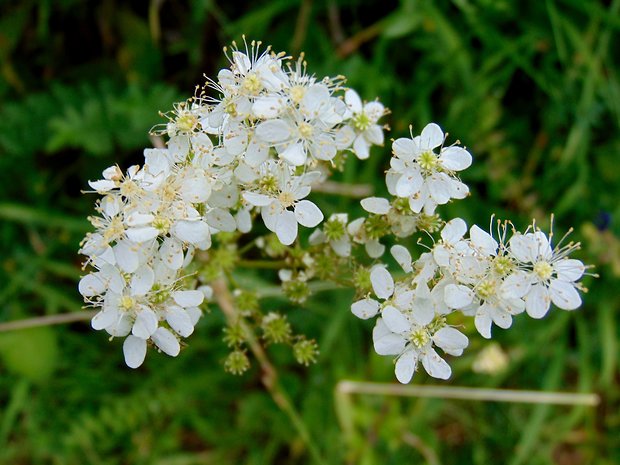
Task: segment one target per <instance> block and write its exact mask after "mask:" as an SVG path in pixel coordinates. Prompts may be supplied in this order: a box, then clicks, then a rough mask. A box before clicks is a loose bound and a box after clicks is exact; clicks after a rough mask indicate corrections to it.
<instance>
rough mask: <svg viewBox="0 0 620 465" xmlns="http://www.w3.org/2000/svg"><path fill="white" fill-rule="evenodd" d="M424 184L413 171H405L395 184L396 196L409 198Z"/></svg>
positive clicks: (420, 176) (419, 176)
mask: <svg viewBox="0 0 620 465" xmlns="http://www.w3.org/2000/svg"><path fill="white" fill-rule="evenodd" d="M423 183H424V179H423V178H422V175H421V174H420V173H419V172H418V171H415V170H407V171H405V172H404V173H403V175H402V176H401V177H400V178H399V179H398V182H397V183H396V195H397V196H398V197H409V196H410V195H412V194H414V193H416V192H418V191H419V190H420V188H421V187H422V184H423Z"/></svg>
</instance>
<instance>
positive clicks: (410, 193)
mask: <svg viewBox="0 0 620 465" xmlns="http://www.w3.org/2000/svg"><path fill="white" fill-rule="evenodd" d="M443 142H444V133H443V131H442V130H441V128H440V127H439V126H437V125H436V124H435V123H430V124H428V125H426V126H425V127H424V129H423V130H422V134H421V135H419V136H416V137H413V138H411V139H408V138H400V139H397V140H395V141H394V143H393V144H392V151H393V153H394V155H395V157H394V158H392V159H391V161H390V165H391V169H390V171H389V172H388V175H387V177H386V181H387V184H388V190H389V191H390V193H391V194H393V195H397V196H398V197H406V198H409V205H410V207H411V209H412V210H413V211H414V212H416V213H419V212H420V211H422V209H424V211H425V212H426V213H427V214H432V213H433V212H434V211H435V208H436V207H437V205H443V204H445V203H447V202H448V201H449V200H450V199H462V198H464V197H465V196H467V194H468V193H469V189H468V188H467V186H466V185H465V184H463V183H462V182H461V181H459V180H458V178H457V177H456V175H455V173H456V172H457V171H462V170H464V169H466V168H468V167H469V166H470V165H471V155H470V154H469V152H468V151H467V150H465V149H463V148H461V147H457V146H450V147H443V145H442V144H443ZM438 147H439V153H435V149H437V148H438Z"/></svg>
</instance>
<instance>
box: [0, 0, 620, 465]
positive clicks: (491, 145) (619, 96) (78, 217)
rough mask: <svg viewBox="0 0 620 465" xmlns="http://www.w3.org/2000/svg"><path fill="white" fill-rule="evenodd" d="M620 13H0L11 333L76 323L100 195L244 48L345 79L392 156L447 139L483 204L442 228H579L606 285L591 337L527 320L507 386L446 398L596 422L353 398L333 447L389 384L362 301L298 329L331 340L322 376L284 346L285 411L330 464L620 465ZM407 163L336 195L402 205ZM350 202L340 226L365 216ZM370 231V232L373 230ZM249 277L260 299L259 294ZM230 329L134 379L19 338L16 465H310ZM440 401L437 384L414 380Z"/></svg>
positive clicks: (110, 355) (2, 436)
mask: <svg viewBox="0 0 620 465" xmlns="http://www.w3.org/2000/svg"><path fill="white" fill-rule="evenodd" d="M619 9H620V1H617V0H613V1H609V2H602V1H600V2H599V1H594V0H589V1H580V0H545V1H534V0H528V1H523V2H516V1H515V2H513V1H509V0H493V1H491V0H470V1H467V0H454V1H452V2H448V1H443V2H440V1H431V0H426V1H424V0H402V1H401V2H395V1H390V2H380V3H377V2H368V1H361V0H328V1H325V2H312V1H309V0H300V1H296V2H293V1H262V2H235V3H231V4H230V5H228V4H225V2H217V3H216V2H214V1H210V0H196V1H193V2H159V1H156V0H153V1H151V2H150V6H147V5H143V4H141V3H140V2H135V4H134V5H132V4H128V3H125V2H111V1H108V0H102V1H101V2H98V3H96V4H90V3H89V4H88V5H86V4H85V3H83V2H78V1H77V0H63V1H60V2H52V1H46V0H41V1H34V0H24V1H22V2H17V3H15V2H14V3H10V2H3V3H2V4H1V6H0V102H1V103H0V122H1V123H0V173H1V174H0V243H1V244H2V245H1V247H2V248H1V249H0V283H1V284H0V322H5V321H11V320H16V319H20V318H27V317H34V316H41V315H53V314H57V313H64V312H69V311H77V310H79V309H80V306H81V300H80V296H79V295H78V293H77V289H76V282H77V279H78V277H79V275H80V258H79V257H78V256H77V252H76V251H77V249H78V243H79V240H80V239H81V236H82V235H83V233H84V231H85V230H87V229H88V223H87V222H86V219H85V218H86V215H88V214H90V213H91V211H92V204H93V202H94V200H95V199H94V197H92V196H87V195H82V194H81V193H80V191H81V190H83V189H86V188H87V183H86V181H87V180H88V179H95V178H97V176H99V173H100V172H101V171H102V170H103V169H104V168H105V167H107V166H109V165H111V164H114V163H118V164H119V165H120V166H121V167H127V166H129V165H130V164H133V163H139V162H140V158H141V151H142V148H143V147H147V146H149V145H150V141H149V139H148V135H147V132H148V130H149V129H150V128H151V127H152V126H153V125H155V124H158V123H161V122H162V119H161V118H160V117H159V116H158V113H157V112H158V111H166V110H168V109H169V108H171V105H172V103H173V102H174V101H176V100H179V99H182V98H185V97H188V96H190V95H191V94H192V93H193V89H194V85H196V84H200V83H202V81H203V77H202V76H203V73H205V74H207V75H209V76H214V75H215V74H216V72H217V70H218V69H219V67H220V66H223V65H224V64H225V61H224V59H223V55H222V53H221V47H222V46H224V45H226V44H227V43H228V42H229V41H230V40H233V39H236V40H240V38H241V35H242V34H245V35H246V36H247V37H248V38H255V39H260V40H262V41H263V42H264V43H266V44H267V43H271V44H272V45H273V46H274V48H275V49H276V50H281V49H284V50H287V51H289V52H291V53H297V52H298V51H300V50H304V51H305V52H306V58H307V61H308V64H309V69H310V70H311V71H313V72H315V73H316V74H317V75H319V76H322V75H325V74H330V75H334V74H345V75H346V76H347V77H348V82H349V83H350V85H351V86H352V87H354V88H356V89H358V90H359V92H360V94H361V95H362V96H363V97H364V98H365V99H367V100H371V99H373V98H375V97H379V98H380V99H381V101H382V102H384V103H385V104H386V105H387V106H388V107H389V108H390V109H391V111H392V113H391V114H390V115H389V116H388V118H387V120H388V123H389V125H390V126H391V128H392V132H391V137H394V138H396V137H400V136H403V135H406V134H408V126H409V124H413V126H414V132H415V131H417V130H419V129H420V128H422V127H423V125H424V124H426V123H427V122H429V121H436V122H438V123H440V124H441V125H442V127H443V128H444V129H446V130H447V131H449V132H450V139H451V140H455V139H459V140H460V141H461V142H462V143H463V144H464V145H466V146H467V147H468V148H469V149H470V151H471V152H472V154H473V155H474V166H473V167H472V168H471V169H470V170H468V171H467V172H465V173H464V175H463V179H464V181H465V182H467V183H468V184H469V185H470V186H471V188H472V196H471V197H470V198H468V199H467V200H466V201H463V202H458V203H455V204H453V205H449V206H447V207H445V208H443V209H442V210H441V211H442V213H443V215H444V217H446V218H448V217H451V216H456V215H459V216H462V217H464V218H465V219H467V220H468V221H469V222H478V223H480V224H486V222H487V221H488V217H489V215H490V214H491V213H496V214H497V215H498V216H500V217H506V216H509V217H510V218H512V219H513V220H514V221H515V224H517V225H518V226H523V225H525V224H527V222H529V220H530V219H531V218H532V217H537V218H538V219H539V222H540V224H541V225H542V226H547V225H548V222H549V216H550V214H551V213H552V212H554V213H555V214H556V224H555V228H556V229H557V231H558V233H564V232H565V231H566V230H567V229H568V228H569V226H571V225H573V226H574V227H575V233H574V234H573V236H574V238H575V239H577V240H581V241H582V242H583V249H582V251H581V252H580V253H579V258H581V259H583V260H584V261H586V262H588V263H594V264H596V266H597V268H596V272H597V273H599V274H600V275H601V277H600V278H599V279H596V280H594V279H591V278H587V279H586V285H587V286H588V287H589V288H590V292H589V293H588V294H587V295H586V296H585V305H584V307H583V308H582V309H581V310H580V311H579V312H577V313H566V312H561V311H555V312H552V313H551V314H550V315H549V316H548V317H547V318H545V319H544V320H543V321H534V320H531V319H527V318H525V317H522V318H518V319H517V320H516V321H515V324H514V327H513V328H512V329H511V331H501V330H496V331H495V336H496V337H495V339H496V340H497V341H498V342H499V344H500V345H501V347H502V348H503V349H504V350H505V351H506V352H507V354H508V355H509V357H510V364H509V366H508V368H507V370H506V371H505V372H503V373H500V374H497V375H493V376H488V375H480V374H476V373H474V372H472V370H471V364H472V362H473V359H474V358H475V356H476V354H477V353H478V352H479V350H481V349H482V348H483V347H485V345H486V343H485V342H484V341H482V340H481V339H480V338H477V337H475V336H474V332H475V330H474V329H473V327H469V326H466V327H465V329H464V330H465V331H466V332H467V333H468V335H470V336H472V337H471V339H472V347H471V349H470V350H469V351H468V352H467V353H466V354H465V356H464V357H462V358H461V359H459V360H454V361H453V362H454V363H453V366H454V376H453V378H452V379H451V381H450V382H449V383H448V384H453V385H465V386H480V387H506V388H515V389H541V390H566V391H575V392H596V393H599V394H600V395H601V398H602V405H601V406H600V407H599V408H596V409H593V408H584V407H558V406H545V405H541V406H531V405H520V404H514V405H509V404H487V403H477V402H463V401H452V400H450V401H449V400H437V399H435V400H430V399H412V398H397V397H390V396H385V397H373V396H363V395H360V396H354V397H353V398H352V403H351V404H350V405H348V406H347V407H348V408H347V409H346V412H347V415H348V416H349V421H350V424H351V425H352V427H353V429H352V431H350V432H349V433H348V434H344V433H343V431H342V430H341V427H340V425H339V423H338V419H337V415H336V407H337V406H336V405H335V397H334V387H335V385H336V383H337V382H338V381H340V380H342V379H356V380H367V381H384V382H392V381H393V371H392V369H393V367H392V366H391V364H390V361H389V360H387V359H385V358H380V357H378V356H376V355H373V351H372V347H371V345H370V330H371V326H370V323H368V322H361V321H357V320H356V319H354V318H353V317H352V316H351V315H350V312H349V311H348V305H349V303H350V293H346V292H326V293H321V294H319V295H318V296H317V298H316V299H314V300H313V302H312V303H311V304H309V305H308V306H307V308H290V307H286V306H285V305H284V304H283V303H282V302H281V301H279V300H277V299H271V300H268V301H266V304H265V305H266V306H265V308H264V310H269V309H271V308H274V309H277V310H281V311H286V312H287V314H288V316H289V319H290V321H291V323H292V325H293V328H294V330H295V331H297V332H301V333H304V334H307V335H308V336H310V337H314V338H316V339H317V340H318V341H319V343H320V348H321V355H320V358H319V361H318V363H317V364H316V365H314V366H312V367H310V368H308V369H304V368H300V367H299V366H298V365H296V364H295V363H294V361H293V359H292V357H291V354H290V351H288V350H285V349H284V348H281V347H277V346H275V345H274V346H272V347H270V348H269V350H268V352H269V356H270V357H271V359H272V361H273V362H274V364H275V365H276V367H277V369H278V371H279V374H280V382H281V385H282V387H283V389H285V390H286V392H287V393H288V395H289V396H290V397H291V399H292V401H293V403H294V405H295V406H296V407H297V408H298V409H299V411H300V414H301V418H302V420H303V422H304V424H305V425H306V427H307V429H308V431H309V434H310V435H311V436H312V438H313V443H314V444H315V445H316V448H317V449H318V451H319V453H320V454H321V455H322V456H323V457H324V459H323V460H324V461H325V463H329V464H344V463H357V464H363V465H374V464H381V465H384V464H392V463H393V464H402V463H430V464H434V463H441V464H446V465H447V464H461V463H474V464H487V463H491V462H495V463H509V464H512V465H518V464H528V465H536V464H559V465H564V464H577V463H597V464H613V463H618V462H620V453H619V452H618V451H620V439H619V438H620V414H619V413H618V412H619V411H620V408H619V407H620V386H619V379H620V372H619V368H620V365H619V363H620V362H619V357H618V353H619V352H618V341H619V339H620V337H619V336H620V328H619V326H618V307H619V303H618V302H619V300H618V297H617V289H618V286H619V285H620V280H619V277H620V240H619V237H620V221H619V218H620V203H619V202H618V199H619V198H620V170H619V169H618V163H617V162H618V159H619V158H618V157H619V154H620V132H619V127H620V81H619V80H618V72H619V69H618V64H617V59H616V58H617V56H618V53H619V52H620V50H618V44H619V43H620V41H619V40H618V38H619V34H618V33H619V31H620V19H619V18H620V16H619ZM388 150H389V149H388V147H385V148H383V149H376V150H374V151H373V153H372V156H371V159H370V160H369V161H367V162H365V163H361V162H359V161H358V160H349V161H348V165H347V166H346V168H345V171H344V173H343V174H342V175H341V179H342V180H345V181H348V182H355V183H369V184H372V185H373V186H374V188H375V191H376V192H378V193H383V192H384V191H385V187H384V184H383V172H384V170H385V169H386V166H387V159H388V156H389V153H388ZM333 200H334V198H333V197H329V198H327V197H326V198H325V199H321V200H319V202H322V203H321V206H322V207H323V208H325V210H326V212H327V213H329V212H330V208H332V209H333V210H334V211H336V210H342V209H347V208H351V209H352V211H359V207H355V206H354V205H353V204H352V203H347V202H345V201H343V202H341V203H340V204H333ZM356 209H357V210H356ZM252 276H255V275H250V276H249V277H247V279H250V280H251V279H253V278H252ZM222 323H223V317H222V315H221V312H220V311H219V310H218V309H217V308H216V307H215V306H213V310H212V313H211V314H210V315H208V316H207V317H206V318H204V319H203V321H202V322H201V324H200V325H199V327H198V329H197V333H196V334H195V335H194V336H192V338H191V339H190V341H189V342H190V345H189V347H188V348H187V349H186V350H184V352H183V353H182V354H181V356H179V357H178V358H176V359H169V358H168V357H165V356H162V355H157V354H151V355H150V356H149V359H148V360H147V363H146V365H145V366H144V367H143V368H141V369H140V370H139V371H138V372H135V371H131V370H129V369H127V368H126V367H125V366H124V364H123V360H122V351H121V349H120V344H119V341H113V342H111V343H109V342H108V341H107V340H106V338H105V336H104V335H102V334H99V333H95V332H93V331H92V330H90V328H89V327H88V325H87V324H84V323H73V324H71V325H68V326H62V327H50V328H37V329H31V330H25V331H20V332H12V333H4V334H0V463H3V464H4V463H6V464H12V465H20V464H58V465H60V464H62V465H64V464H84V463H88V464H92V465H98V464H102V465H103V464H105V465H108V464H109V465H116V464H132V465H136V464H138V465H139V464H145V465H147V464H148V465H182V464H183V465H185V464H187V465H190V464H207V463H214V464H220V463H239V464H241V463H243V464H256V465H259V464H266V463H278V464H302V463H303V464H305V463H312V461H311V456H310V454H309V452H308V448H307V447H306V446H305V445H304V443H303V441H302V440H301V438H300V437H299V434H297V433H296V432H295V429H294V428H293V427H292V426H291V424H290V421H289V418H288V417H287V416H286V415H285V414H284V413H283V412H282V411H280V410H279V409H278V408H277V406H276V405H275V403H274V402H273V400H272V398H271V397H270V395H269V394H268V392H266V390H265V389H264V387H263V386H262V384H261V382H260V378H261V373H260V371H259V369H258V368H257V366H256V364H255V363H254V367H253V368H252V369H251V370H250V371H249V372H248V373H246V374H245V375H243V376H241V377H233V376H231V375H228V374H226V373H225V372H224V370H223V360H224V358H225V357H226V354H227V350H226V346H225V344H224V343H223V342H222V332H221V327H222ZM414 382H415V383H418V384H428V383H430V382H431V380H430V379H428V378H427V377H425V375H424V374H422V373H419V374H418V375H416V378H415V380H414Z"/></svg>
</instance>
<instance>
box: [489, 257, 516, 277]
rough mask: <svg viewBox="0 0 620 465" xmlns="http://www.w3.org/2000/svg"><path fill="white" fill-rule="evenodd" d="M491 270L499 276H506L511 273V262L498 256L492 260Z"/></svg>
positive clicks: (507, 258)
mask: <svg viewBox="0 0 620 465" xmlns="http://www.w3.org/2000/svg"><path fill="white" fill-rule="evenodd" d="M493 269H494V270H495V272H496V273H497V274H498V275H500V276H506V275H507V274H508V273H510V272H511V271H512V260H511V259H510V258H509V257H505V256H499V257H496V258H495V260H493Z"/></svg>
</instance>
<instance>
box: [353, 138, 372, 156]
mask: <svg viewBox="0 0 620 465" xmlns="http://www.w3.org/2000/svg"><path fill="white" fill-rule="evenodd" d="M353 152H355V156H356V157H357V158H359V159H360V160H366V159H367V158H368V157H369V156H370V144H369V143H368V142H367V141H366V139H365V138H364V135H363V134H360V135H359V136H357V137H356V138H355V140H354V141H353Z"/></svg>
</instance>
